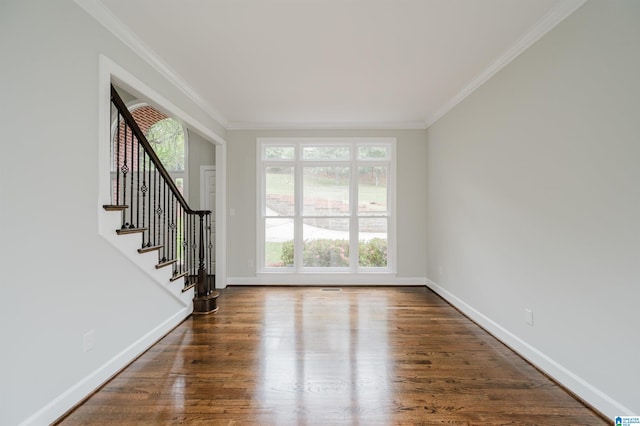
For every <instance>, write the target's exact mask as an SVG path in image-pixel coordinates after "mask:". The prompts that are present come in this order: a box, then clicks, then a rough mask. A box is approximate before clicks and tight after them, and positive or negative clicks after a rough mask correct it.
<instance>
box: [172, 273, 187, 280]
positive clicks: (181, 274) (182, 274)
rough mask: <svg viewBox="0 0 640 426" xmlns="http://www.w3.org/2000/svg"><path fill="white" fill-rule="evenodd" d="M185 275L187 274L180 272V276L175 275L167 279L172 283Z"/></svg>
mask: <svg viewBox="0 0 640 426" xmlns="http://www.w3.org/2000/svg"><path fill="white" fill-rule="evenodd" d="M187 274H188V272H182V273H180V274H176V275H174V276H172V277H171V278H169V281H171V282H173V281H176V280H179V279H180V278H182V277H185V276H186V275H187Z"/></svg>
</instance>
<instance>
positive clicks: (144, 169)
mask: <svg viewBox="0 0 640 426" xmlns="http://www.w3.org/2000/svg"><path fill="white" fill-rule="evenodd" d="M138 155H140V151H138ZM140 191H141V192H142V225H141V227H142V228H147V230H146V231H144V232H145V233H146V236H147V238H148V237H149V227H148V226H146V225H147V222H146V217H145V208H146V205H147V203H146V201H147V199H146V197H147V154H146V153H145V152H144V151H143V152H142V187H141V188H140ZM144 237H145V235H144V234H143V235H142V247H149V244H148V241H145V238H144Z"/></svg>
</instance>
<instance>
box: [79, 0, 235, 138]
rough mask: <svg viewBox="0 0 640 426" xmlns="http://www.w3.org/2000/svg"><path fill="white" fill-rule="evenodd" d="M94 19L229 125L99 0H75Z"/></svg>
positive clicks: (201, 105)
mask: <svg viewBox="0 0 640 426" xmlns="http://www.w3.org/2000/svg"><path fill="white" fill-rule="evenodd" d="M74 1H75V3H76V4H77V5H78V6H80V8H82V9H83V10H84V11H85V12H87V13H88V14H89V15H90V16H91V17H92V18H93V19H95V20H96V21H98V23H100V24H101V25H102V26H104V27H105V28H106V29H107V30H108V31H109V32H111V33H112V34H113V35H114V36H116V37H117V38H118V39H119V40H120V41H122V42H123V43H124V44H125V45H126V46H127V47H129V48H130V49H131V50H133V51H134V52H135V53H136V54H137V55H138V56H140V58H142V59H143V60H144V61H145V62H147V63H148V64H149V65H151V67H152V68H153V69H155V70H156V71H157V72H159V73H160V74H161V75H162V76H163V77H165V78H166V79H167V80H169V82H171V83H172V84H173V85H174V86H175V87H177V88H178V90H180V91H181V92H182V93H184V94H185V96H187V97H188V98H189V99H191V101H193V102H194V103H195V104H196V105H198V106H199V107H200V108H202V110H204V111H205V112H206V113H207V114H208V115H209V116H210V117H211V118H213V119H214V120H215V121H217V122H218V123H219V124H220V125H222V127H225V128H226V126H227V124H228V120H227V119H226V118H225V117H224V116H223V115H222V114H221V113H220V112H219V111H218V110H216V109H215V108H214V107H213V106H212V105H211V104H209V103H208V102H207V101H206V100H204V99H203V98H202V97H201V96H200V95H198V93H196V91H195V90H194V89H193V88H192V87H191V86H190V85H189V84H188V83H187V82H186V81H185V80H184V79H183V78H182V77H180V75H179V74H178V73H177V72H175V71H174V70H173V69H172V68H171V67H170V66H169V65H167V63H166V62H164V61H163V60H162V59H160V56H158V54H157V53H155V52H154V51H153V49H151V47H149V46H148V45H147V44H146V43H145V42H143V41H142V40H141V39H140V38H139V37H138V36H136V35H135V34H134V33H133V32H131V30H130V29H129V27H127V26H126V25H124V24H123V23H122V21H120V20H119V19H118V18H116V17H115V15H114V14H113V13H111V11H110V10H109V9H108V8H107V7H106V6H105V5H104V4H102V2H100V1H99V0H74Z"/></svg>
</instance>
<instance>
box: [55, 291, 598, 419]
mask: <svg viewBox="0 0 640 426" xmlns="http://www.w3.org/2000/svg"><path fill="white" fill-rule="evenodd" d="M218 303H219V306H221V308H220V310H219V311H218V313H217V314H215V315H206V316H193V317H190V318H189V319H187V320H186V321H185V322H184V323H183V324H181V325H180V326H178V327H177V328H176V329H175V330H173V331H172V332H171V333H170V334H168V335H167V336H165V337H164V338H163V339H162V340H161V341H160V342H158V343H157V344H156V345H154V346H153V347H152V348H150V349H149V350H148V351H147V352H146V353H145V354H143V355H142V356H141V357H140V358H139V359H138V360H136V361H135V362H134V363H132V364H131V365H130V366H129V367H127V368H126V369H124V370H123V371H122V372H121V373H120V374H119V375H117V376H116V377H114V378H113V379H112V380H111V381H110V382H109V383H107V384H106V385H105V386H104V387H103V388H102V389H100V390H99V391H98V392H96V393H95V394H94V395H93V396H92V397H91V398H89V399H88V400H87V401H85V402H84V403H83V404H82V405H81V406H79V407H78V408H76V409H75V410H74V411H73V412H72V413H70V414H69V415H68V416H67V417H66V418H64V419H63V420H62V421H61V422H60V424H61V425H78V424H92V425H94V424H95V425H100V424H104V425H107V424H121V425H129V424H132V425H133V424H135V425H140V424H176V423H184V424H194V425H198V424H207V425H216V424H218V425H254V424H255V425H324V424H327V425H343V424H344V425H402V424H416V425H420V424H425V425H432V424H469V425H475V424H507V423H508V424H544V425H567V424H585V425H600V424H607V422H605V421H604V420H603V419H601V418H600V417H598V416H597V415H596V414H595V413H594V412H593V411H591V410H589V409H588V408H587V407H585V406H584V405H582V404H581V403H580V402H579V401H577V400H576V399H574V398H573V397H572V396H571V395H569V394H568V393H567V392H566V391H564V390H563V389H562V388H560V387H559V386H557V385H556V384H555V383H553V382H552V381H551V380H549V379H548V378H547V377H545V376H544V375H543V374H541V373H540V372H539V371H537V370H536V369H535V368H533V367H532V366H531V365H529V364H528V363H526V362H525V361H524V360H522V359H521V358H520V357H519V356H517V355H516V354H514V353H513V352H512V351H511V350H509V349H508V348H507V347H505V346H504V345H502V344H501V343H500V342H498V341H497V340H495V339H494V338H493V337H492V336H490V335H489V334H487V333H486V332H485V331H484V330H482V329H481V328H480V327H478V326H477V325H475V324H473V323H472V322H471V321H469V320H468V319H467V318H465V317H464V316H463V315H461V314H460V313H459V312H458V311H456V310H455V309H453V308H452V307H451V306H449V305H448V304H447V303H446V302H444V301H443V300H442V299H441V298H439V297H438V296H436V295H435V294H434V293H432V292H431V291H429V290H428V289H426V288H424V287H400V288H397V287H374V288H360V287H359V288H344V289H342V291H323V290H322V289H320V288H303V287H230V288H227V289H225V290H223V291H221V295H220V297H219V299H218Z"/></svg>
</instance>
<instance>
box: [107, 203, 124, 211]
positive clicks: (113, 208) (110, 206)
mask: <svg viewBox="0 0 640 426" xmlns="http://www.w3.org/2000/svg"><path fill="white" fill-rule="evenodd" d="M102 208H103V209H105V210H106V211H108V212H114V211H122V210H126V209H128V208H129V206H127V205H124V204H103V205H102Z"/></svg>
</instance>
